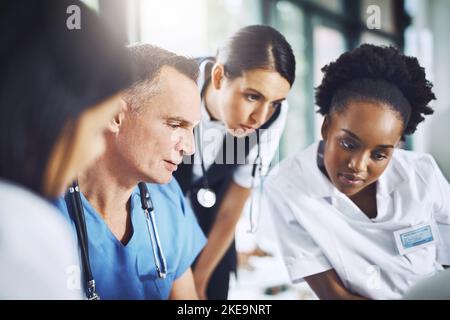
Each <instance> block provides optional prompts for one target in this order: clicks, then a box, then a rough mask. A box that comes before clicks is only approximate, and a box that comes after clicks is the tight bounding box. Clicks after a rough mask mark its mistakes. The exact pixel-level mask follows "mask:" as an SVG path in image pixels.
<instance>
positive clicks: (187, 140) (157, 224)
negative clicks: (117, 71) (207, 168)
mask: <svg viewBox="0 0 450 320" xmlns="http://www.w3.org/2000/svg"><path fill="white" fill-rule="evenodd" d="M129 50H130V53H131V55H132V60H133V62H134V64H135V67H136V71H137V72H138V73H141V74H140V78H141V79H142V78H144V77H143V76H145V78H146V79H145V80H144V81H140V82H138V83H135V84H134V85H133V86H132V87H131V88H129V89H128V90H127V91H126V92H124V93H123V101H124V104H123V111H122V112H120V113H119V114H118V115H117V116H116V117H115V118H114V119H112V120H111V122H110V125H109V128H108V130H107V132H106V151H105V153H104V155H103V156H101V157H100V158H99V159H98V160H97V161H96V163H95V164H94V165H93V166H92V167H91V168H90V169H89V170H87V172H84V173H83V174H82V175H80V176H79V186H80V190H81V191H82V193H80V194H79V196H80V200H81V203H82V208H83V209H84V217H85V222H86V223H85V224H86V226H87V235H88V241H87V242H88V252H89V254H88V257H89V258H90V267H91V270H92V275H93V278H94V279H95V283H96V285H97V292H98V294H99V296H100V298H102V299H167V298H170V299H196V298H197V294H196V290H195V286H194V281H193V277H192V272H191V268H190V266H191V264H192V262H193V261H194V259H195V258H196V256H197V255H198V253H199V252H200V251H201V249H202V248H203V246H204V245H205V242H206V238H205V237H204V235H203V233H202V231H201V229H200V228H199V226H198V224H197V221H196V218H195V216H194V214H193V213H192V211H191V209H190V207H189V205H187V204H186V202H185V200H184V197H183V194H182V192H181V190H180V188H179V186H178V183H177V182H176V180H175V179H172V173H173V172H174V171H175V170H176V169H177V165H178V164H179V163H180V162H181V160H182V157H183V156H184V155H190V154H192V153H194V151H195V146H194V137H193V129H194V127H195V126H196V125H197V124H198V123H199V121H200V96H199V91H198V88H197V86H196V82H195V81H196V78H197V75H198V67H197V64H196V63H195V61H193V60H190V59H187V58H185V57H182V56H179V55H176V54H174V53H171V52H169V51H166V50H164V49H161V48H158V47H155V46H151V45H146V44H140V45H133V46H130V47H129ZM140 182H144V183H140ZM138 183H139V188H138V187H137V186H138ZM70 196H71V195H67V196H66V197H65V198H61V199H59V201H58V206H59V207H60V208H61V209H62V210H63V211H64V213H65V216H66V217H67V219H69V220H70V221H72V222H73V221H74V219H75V215H76V212H75V211H76V208H75V207H76V206H74V205H72V204H71V201H70V199H69V198H70ZM144 209H146V210H144ZM73 225H75V224H73ZM85 280H89V279H85Z"/></svg>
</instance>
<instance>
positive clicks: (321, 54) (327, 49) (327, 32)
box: [313, 23, 346, 140]
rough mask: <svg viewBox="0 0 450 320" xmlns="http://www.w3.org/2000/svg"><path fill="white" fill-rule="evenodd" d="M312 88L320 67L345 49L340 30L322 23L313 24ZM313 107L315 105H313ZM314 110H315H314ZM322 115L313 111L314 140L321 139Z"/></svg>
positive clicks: (315, 84) (320, 74)
mask: <svg viewBox="0 0 450 320" xmlns="http://www.w3.org/2000/svg"><path fill="white" fill-rule="evenodd" d="M313 39H314V40H313V41H314V88H316V87H317V86H319V85H320V83H321V81H322V78H323V73H322V71H321V69H322V68H323V67H324V66H325V65H327V64H329V63H330V62H332V61H334V60H336V59H337V58H338V57H339V56H340V55H341V54H342V53H343V52H345V51H346V46H345V38H344V35H343V33H342V32H341V31H339V30H338V29H336V28H332V27H330V26H326V25H324V24H322V23H318V24H316V25H315V26H314V32H313ZM314 108H315V109H317V107H316V106H315V105H314ZM314 111H315V110H314ZM322 121H323V117H322V115H320V114H318V113H315V117H314V122H315V126H314V127H315V135H314V137H315V140H319V139H321V134H320V129H321V126H322Z"/></svg>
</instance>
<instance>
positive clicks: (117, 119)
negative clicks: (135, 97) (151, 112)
mask: <svg viewBox="0 0 450 320" xmlns="http://www.w3.org/2000/svg"><path fill="white" fill-rule="evenodd" d="M120 100H121V104H122V107H121V109H120V111H119V112H118V113H117V114H116V115H115V116H114V118H112V119H111V121H110V122H109V124H108V131H109V132H111V133H116V134H117V133H119V131H120V128H121V127H122V125H123V121H124V119H125V113H126V112H129V109H130V106H129V105H128V103H127V102H126V101H125V100H123V99H122V98H120Z"/></svg>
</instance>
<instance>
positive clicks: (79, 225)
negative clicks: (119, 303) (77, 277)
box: [68, 181, 167, 300]
mask: <svg viewBox="0 0 450 320" xmlns="http://www.w3.org/2000/svg"><path fill="white" fill-rule="evenodd" d="M138 187H139V192H140V198H141V205H142V210H144V214H145V222H146V224H147V230H148V233H149V237H150V243H151V245H152V252H153V259H154V261H155V266H156V271H157V272H158V277H159V278H161V279H164V278H166V276H167V262H166V258H165V256H164V253H163V251H162V247H161V242H160V240H159V235H158V229H157V226H156V220H155V210H154V207H153V202H152V199H151V198H150V192H149V191H148V188H147V185H146V184H145V183H144V182H139V184H138ZM68 195H69V202H70V206H71V208H72V211H73V215H74V222H75V229H76V231H77V236H78V242H79V244H80V249H81V259H82V264H83V272H84V275H85V278H86V297H87V298H88V300H100V296H99V295H98V293H97V292H96V288H95V280H94V276H93V275H92V270H91V264H90V260H89V245H88V235H87V229H86V220H85V217H84V209H83V204H82V202H81V196H80V188H79V186H78V182H77V181H74V182H73V183H72V186H70V187H69V192H68Z"/></svg>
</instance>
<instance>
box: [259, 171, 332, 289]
mask: <svg viewBox="0 0 450 320" xmlns="http://www.w3.org/2000/svg"><path fill="white" fill-rule="evenodd" d="M274 169H275V168H274ZM282 180H283V179H280V177H279V176H276V177H275V176H271V177H270V178H268V181H267V184H266V188H265V192H264V199H265V203H266V207H267V209H268V210H269V211H270V213H271V215H272V220H273V222H274V224H275V229H276V230H277V235H278V241H279V245H280V248H281V251H282V254H283V259H284V262H285V264H286V267H287V269H288V273H289V276H290V279H291V281H292V282H294V283H298V282H301V281H303V278H304V277H307V276H310V275H313V274H317V273H321V272H324V271H327V270H330V269H332V266H331V264H330V262H329V261H328V259H327V257H326V256H325V255H324V253H323V251H322V249H321V248H320V247H319V246H318V245H317V244H316V243H315V241H314V240H313V238H312V237H311V235H310V234H309V233H308V231H307V230H306V229H305V228H304V227H303V226H302V225H301V224H300V222H299V221H298V219H297V218H296V217H295V214H294V213H297V214H310V213H311V212H306V211H305V212H302V211H303V210H307V208H302V206H301V204H300V203H301V200H300V199H301V196H298V194H296V192H295V191H294V190H295V188H294V189H293V188H291V186H287V185H286V184H285V183H284V182H283V181H282Z"/></svg>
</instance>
